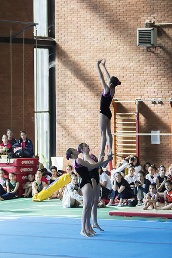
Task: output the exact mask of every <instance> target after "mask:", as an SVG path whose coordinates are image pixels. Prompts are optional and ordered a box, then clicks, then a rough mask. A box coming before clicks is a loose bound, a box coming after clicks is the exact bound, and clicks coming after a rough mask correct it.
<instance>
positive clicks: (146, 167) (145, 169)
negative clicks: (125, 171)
mask: <svg viewBox="0 0 172 258" xmlns="http://www.w3.org/2000/svg"><path fill="white" fill-rule="evenodd" d="M150 166H151V164H150V163H149V162H145V164H144V165H143V171H144V173H145V176H146V175H147V174H149V172H148V168H149V167H150Z"/></svg>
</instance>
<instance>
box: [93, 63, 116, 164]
mask: <svg viewBox="0 0 172 258" xmlns="http://www.w3.org/2000/svg"><path fill="white" fill-rule="evenodd" d="M105 62H106V60H105V59H101V60H99V61H98V62H97V69H98V72H99V76H100V79H101V83H102V85H103V89H104V90H103V92H102V95H101V101H100V117H99V126H100V131H101V152H100V156H99V160H101V158H102V157H103V156H104V155H105V154H104V151H105V146H106V141H108V147H109V148H108V156H109V157H112V134H111V128H110V120H111V117H112V114H111V111H110V104H111V102H112V99H113V96H114V94H115V87H116V86H117V85H120V84H121V82H120V81H119V80H118V78H117V77H114V76H112V77H110V75H109V73H108V71H107V69H106V67H105ZM100 64H102V65H103V67H104V71H105V74H106V78H107V81H108V82H107V84H106V83H105V80H104V77H103V73H102V71H101V69H100Z"/></svg>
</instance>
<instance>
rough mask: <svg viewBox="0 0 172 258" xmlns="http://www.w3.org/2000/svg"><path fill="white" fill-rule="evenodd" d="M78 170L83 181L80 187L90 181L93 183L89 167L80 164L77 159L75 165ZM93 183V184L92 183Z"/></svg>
mask: <svg viewBox="0 0 172 258" xmlns="http://www.w3.org/2000/svg"><path fill="white" fill-rule="evenodd" d="M74 168H75V170H76V172H77V173H78V174H79V175H80V177H81V179H82V181H81V185H80V187H81V188H82V187H83V186H84V185H85V184H88V183H90V184H91V177H90V174H89V171H88V168H87V167H84V166H82V165H79V164H78V163H77V161H76V160H75V166H74ZM91 185H92V184H91Z"/></svg>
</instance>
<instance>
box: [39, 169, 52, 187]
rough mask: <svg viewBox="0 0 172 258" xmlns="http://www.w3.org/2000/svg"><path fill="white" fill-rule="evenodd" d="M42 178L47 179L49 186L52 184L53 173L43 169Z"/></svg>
mask: <svg viewBox="0 0 172 258" xmlns="http://www.w3.org/2000/svg"><path fill="white" fill-rule="evenodd" d="M41 172H42V177H45V178H46V179H47V182H48V184H50V180H51V175H52V174H51V172H49V171H48V170H47V169H46V168H43V169H41Z"/></svg>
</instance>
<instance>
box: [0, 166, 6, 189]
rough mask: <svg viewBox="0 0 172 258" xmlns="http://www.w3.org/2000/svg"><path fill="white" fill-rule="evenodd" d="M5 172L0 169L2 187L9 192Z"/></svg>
mask: <svg viewBox="0 0 172 258" xmlns="http://www.w3.org/2000/svg"><path fill="white" fill-rule="evenodd" d="M4 175H5V171H4V170H3V169H2V168H1V169H0V185H2V187H3V188H4V190H5V191H7V181H8V180H7V178H5V177H4Z"/></svg>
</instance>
